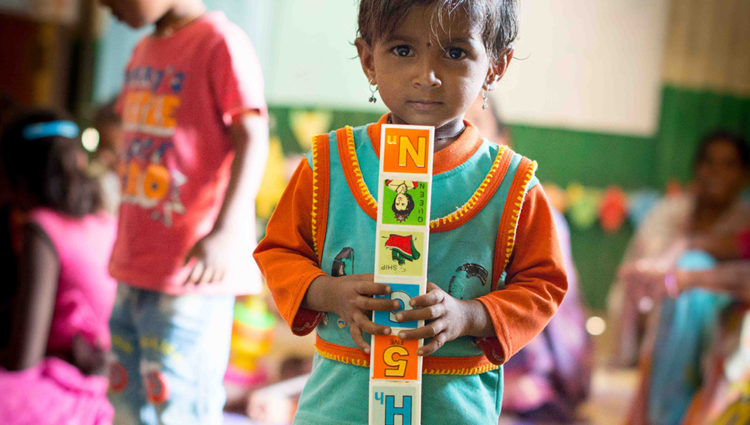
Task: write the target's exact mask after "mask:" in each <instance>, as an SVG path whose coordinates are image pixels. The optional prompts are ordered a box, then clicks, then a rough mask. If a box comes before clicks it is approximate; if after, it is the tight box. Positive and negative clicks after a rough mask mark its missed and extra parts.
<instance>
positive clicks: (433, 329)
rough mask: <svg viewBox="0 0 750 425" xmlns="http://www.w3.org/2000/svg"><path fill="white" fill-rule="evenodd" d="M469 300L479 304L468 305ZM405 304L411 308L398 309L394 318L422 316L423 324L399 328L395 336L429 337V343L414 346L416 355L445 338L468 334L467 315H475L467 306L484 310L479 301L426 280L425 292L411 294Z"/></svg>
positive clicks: (434, 348)
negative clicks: (455, 294) (405, 328)
mask: <svg viewBox="0 0 750 425" xmlns="http://www.w3.org/2000/svg"><path fill="white" fill-rule="evenodd" d="M472 303H475V304H479V306H477V305H470V304H472ZM409 305H411V306H412V307H414V309H413V310H404V311H400V312H398V313H397V314H396V320H397V321H399V322H409V321H412V320H424V321H425V325H424V326H422V327H421V328H417V329H413V330H405V331H401V332H399V334H398V337H399V338H401V339H404V340H406V339H422V338H432V341H430V343H429V344H425V345H424V346H422V348H420V349H419V350H417V354H419V355H420V356H426V355H429V354H432V353H434V352H435V351H437V350H438V348H440V347H442V346H443V344H445V343H446V342H448V341H453V340H454V339H456V338H458V337H460V336H464V335H470V334H471V331H470V326H471V318H472V317H476V316H475V315H476V311H471V309H476V308H479V309H482V311H484V307H482V306H481V303H479V301H464V300H459V299H457V298H454V297H452V296H451V295H450V294H448V293H447V292H445V291H443V290H442V289H440V287H439V286H437V285H435V284H434V283H432V282H427V293H426V294H424V295H420V296H418V297H414V298H412V299H411V301H409ZM485 314H486V313H485Z"/></svg>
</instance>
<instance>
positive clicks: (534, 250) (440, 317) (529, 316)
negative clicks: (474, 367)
mask: <svg viewBox="0 0 750 425" xmlns="http://www.w3.org/2000/svg"><path fill="white" fill-rule="evenodd" d="M514 246H515V247H514V250H513V256H512V258H511V261H510V263H509V264H508V267H507V276H506V280H505V282H506V284H505V286H504V287H502V288H501V289H499V290H497V291H493V292H490V293H489V294H487V295H485V296H482V297H479V298H477V299H474V300H458V299H456V298H453V297H452V296H450V295H449V294H447V293H445V292H444V291H442V290H441V289H440V288H438V287H437V286H436V285H432V284H430V285H429V286H428V290H429V291H428V293H427V294H425V295H422V296H419V297H415V298H414V299H413V300H412V301H411V303H412V305H413V306H415V307H417V308H416V309H414V310H410V311H403V312H399V313H398V314H397V319H398V318H399V316H400V319H399V320H400V321H410V320H420V319H421V320H426V321H427V323H426V325H425V326H424V327H422V328H419V329H415V330H410V331H403V332H402V335H403V337H405V338H408V339H413V338H426V337H431V338H433V340H432V341H431V342H430V343H429V344H426V345H425V346H423V347H422V353H421V354H423V355H428V354H430V353H432V352H434V351H435V350H437V349H438V348H440V346H442V345H443V344H444V343H446V342H448V341H451V340H453V339H456V338H458V337H460V336H466V335H469V336H475V337H496V338H482V339H480V346H481V347H482V349H483V351H484V352H485V354H486V355H487V357H488V358H489V359H490V360H491V361H493V362H495V363H503V362H505V361H507V360H508V359H509V358H510V356H511V355H513V354H514V353H515V352H517V351H518V350H520V349H521V347H523V346H524V345H526V344H527V343H528V342H529V341H531V339H532V338H533V337H534V336H536V335H537V334H538V333H539V332H541V331H542V329H544V326H546V324H547V322H548V321H549V319H550V318H552V315H554V314H555V312H556V311H557V307H558V306H559V304H560V303H561V302H562V299H563V297H564V296H565V291H566V290H567V286H568V282H567V278H566V275H565V267H564V263H563V260H562V255H561V252H560V247H559V242H558V240H557V235H556V233H555V228H554V222H553V218H552V211H551V209H550V206H549V202H548V200H547V197H546V196H545V194H544V191H543V190H542V188H541V186H540V185H536V186H534V187H533V188H532V189H531V190H529V192H528V193H527V194H526V199H525V201H524V204H523V208H522V210H521V214H520V217H519V220H518V226H517V227H516V241H515V245H514ZM501 266H502V265H497V264H496V265H495V267H501Z"/></svg>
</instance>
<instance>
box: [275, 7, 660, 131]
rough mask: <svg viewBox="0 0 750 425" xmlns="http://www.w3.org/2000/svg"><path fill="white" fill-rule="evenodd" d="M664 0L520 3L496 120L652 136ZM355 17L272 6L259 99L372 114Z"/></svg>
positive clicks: (352, 11) (339, 11) (348, 11)
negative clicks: (515, 37)
mask: <svg viewBox="0 0 750 425" xmlns="http://www.w3.org/2000/svg"><path fill="white" fill-rule="evenodd" d="M668 1H669V0H522V1H520V2H519V3H520V33H519V39H518V40H517V43H516V57H517V58H518V59H519V60H515V61H513V63H512V64H511V67H510V68H509V70H508V73H507V74H506V77H505V79H504V80H503V81H502V82H501V85H500V86H499V88H498V90H497V92H496V94H495V96H497V98H498V99H499V101H500V106H501V110H502V114H503V116H504V118H505V119H506V120H508V121H510V122H517V123H528V124H533V125H543V126H555V127H566V128H576V129H583V130H594V131H604V132H610V133H626V134H638V135H652V134H653V133H654V132H655V130H656V127H657V121H658V111H659V96H660V87H661V73H660V69H661V62H662V55H663V46H664V33H665V25H666V19H667V9H668V7H667V6H668ZM356 12H357V2H356V0H315V1H310V0H276V2H275V11H274V15H275V18H274V36H273V37H272V46H273V47H272V48H271V52H272V53H271V55H270V60H271V62H270V63H269V66H268V69H270V75H267V76H266V81H267V94H268V100H269V102H271V103H275V104H290V105H325V106H331V107H344V108H355V109H368V108H372V106H371V105H369V104H368V103H367V98H368V97H369V92H368V90H367V81H366V79H365V78H364V76H363V75H362V72H361V69H360V67H359V62H358V61H357V60H356V59H352V58H353V57H354V56H355V54H356V50H355V49H354V47H353V46H352V45H350V43H351V42H352V41H353V39H354V35H355V30H356V22H355V21H356ZM374 107H375V108H378V109H379V108H382V105H381V104H380V103H378V104H376V105H375V106H374Z"/></svg>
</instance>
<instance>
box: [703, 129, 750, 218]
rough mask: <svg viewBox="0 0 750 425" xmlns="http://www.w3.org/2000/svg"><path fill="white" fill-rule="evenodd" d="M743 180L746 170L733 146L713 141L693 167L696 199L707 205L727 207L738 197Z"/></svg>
mask: <svg viewBox="0 0 750 425" xmlns="http://www.w3.org/2000/svg"><path fill="white" fill-rule="evenodd" d="M747 177H748V175H747V169H746V168H745V167H743V165H742V161H741V159H740V155H739V153H738V152H737V149H736V148H735V147H734V145H732V144H731V143H729V142H727V141H724V140H716V141H714V142H712V143H711V144H709V145H708V148H707V149H706V150H705V153H704V155H703V158H701V160H700V161H699V162H698V164H697V167H696V173H695V183H696V189H697V191H698V198H699V199H701V200H703V201H707V202H710V203H715V204H728V203H730V202H732V201H734V200H735V198H736V197H737V196H738V194H739V192H740V190H741V189H742V186H743V185H744V184H745V183H746V182H747Z"/></svg>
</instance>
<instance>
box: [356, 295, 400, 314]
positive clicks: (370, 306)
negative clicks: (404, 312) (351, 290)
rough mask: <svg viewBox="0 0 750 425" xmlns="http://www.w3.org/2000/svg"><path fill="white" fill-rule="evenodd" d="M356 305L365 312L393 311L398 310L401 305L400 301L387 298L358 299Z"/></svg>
mask: <svg viewBox="0 0 750 425" xmlns="http://www.w3.org/2000/svg"><path fill="white" fill-rule="evenodd" d="M354 305H356V306H357V308H359V309H360V310H364V311H393V310H398V309H399V307H401V305H400V304H399V303H398V301H395V300H390V299H386V298H370V297H357V299H356V300H355V301H354Z"/></svg>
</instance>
